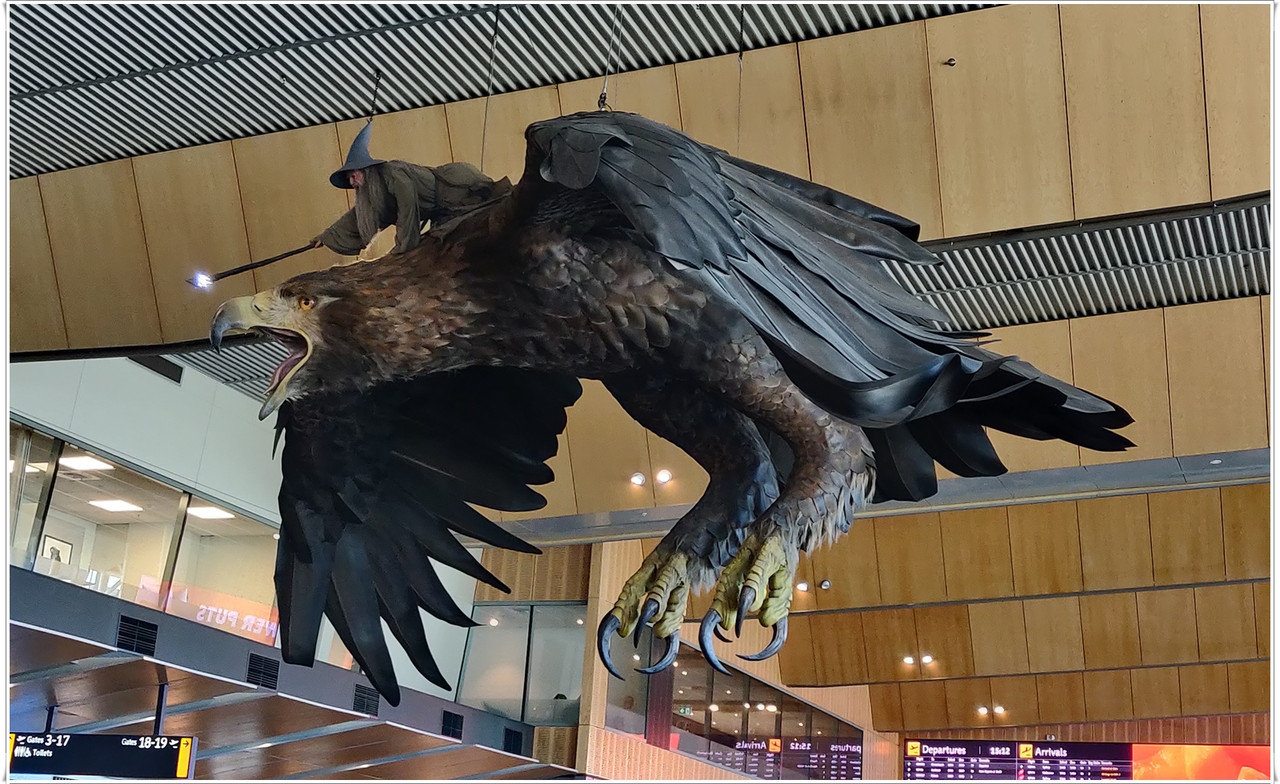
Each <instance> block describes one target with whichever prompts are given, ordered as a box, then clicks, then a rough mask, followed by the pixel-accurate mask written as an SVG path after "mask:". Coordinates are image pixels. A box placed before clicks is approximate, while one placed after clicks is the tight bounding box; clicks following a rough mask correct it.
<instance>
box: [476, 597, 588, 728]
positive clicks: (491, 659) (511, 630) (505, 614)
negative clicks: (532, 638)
mask: <svg viewBox="0 0 1280 784" xmlns="http://www.w3.org/2000/svg"><path fill="white" fill-rule="evenodd" d="M529 610H530V607H529V605H514V606H510V605H482V606H479V607H476V609H475V612H474V614H473V615H472V617H473V618H474V619H475V620H476V621H477V622H478V623H479V624H480V625H479V626H477V627H475V628H473V629H472V630H471V633H470V635H469V636H468V640H467V659H466V669H465V671H464V672H463V675H462V684H461V685H460V686H459V688H458V702H460V703H462V704H463V705H469V706H471V707H472V708H479V709H480V710H483V711H488V712H489V713H496V714H498V715H499V716H505V717H507V718H508V719H515V720H516V721H520V716H521V712H522V710H523V708H524V684H525V664H526V655H527V653H528V647H529V615H530V613H529ZM579 667H581V658H579Z"/></svg>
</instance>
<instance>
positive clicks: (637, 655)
mask: <svg viewBox="0 0 1280 784" xmlns="http://www.w3.org/2000/svg"><path fill="white" fill-rule="evenodd" d="M631 659H632V661H640V654H638V653H633V654H631Z"/></svg>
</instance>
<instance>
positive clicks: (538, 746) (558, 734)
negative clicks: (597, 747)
mask: <svg viewBox="0 0 1280 784" xmlns="http://www.w3.org/2000/svg"><path fill="white" fill-rule="evenodd" d="M577 757H578V728H577V727H534V728H533V758H534V759H536V760H538V761H540V762H545V763H547V764H549V765H563V766H564V767H566V768H573V767H576V766H577Z"/></svg>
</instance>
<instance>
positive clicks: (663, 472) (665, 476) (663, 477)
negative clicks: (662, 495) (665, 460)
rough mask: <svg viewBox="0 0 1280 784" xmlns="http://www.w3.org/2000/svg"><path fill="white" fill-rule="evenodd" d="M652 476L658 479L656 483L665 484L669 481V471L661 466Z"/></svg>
mask: <svg viewBox="0 0 1280 784" xmlns="http://www.w3.org/2000/svg"><path fill="white" fill-rule="evenodd" d="M653 478H654V479H656V480H658V484H660V485H665V484H666V483H667V482H670V481H671V472H670V471H668V470H667V469H665V468H662V469H659V470H658V473H656V474H654V475H653Z"/></svg>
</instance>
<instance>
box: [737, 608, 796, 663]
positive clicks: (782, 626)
mask: <svg viewBox="0 0 1280 784" xmlns="http://www.w3.org/2000/svg"><path fill="white" fill-rule="evenodd" d="M786 641H787V617H786V616H785V615H784V616H782V620H780V621H778V622H777V623H775V624H774V625H773V639H772V640H770V641H769V644H768V645H766V646H765V647H764V650H763V651H760V652H759V653H753V654H751V655H750V656H743V655H742V654H738V658H739V659H746V660H747V661H763V660H764V659H767V658H769V657H770V656H772V655H774V654H775V653H777V652H778V651H780V650H782V644H783V643H784V642H786Z"/></svg>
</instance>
